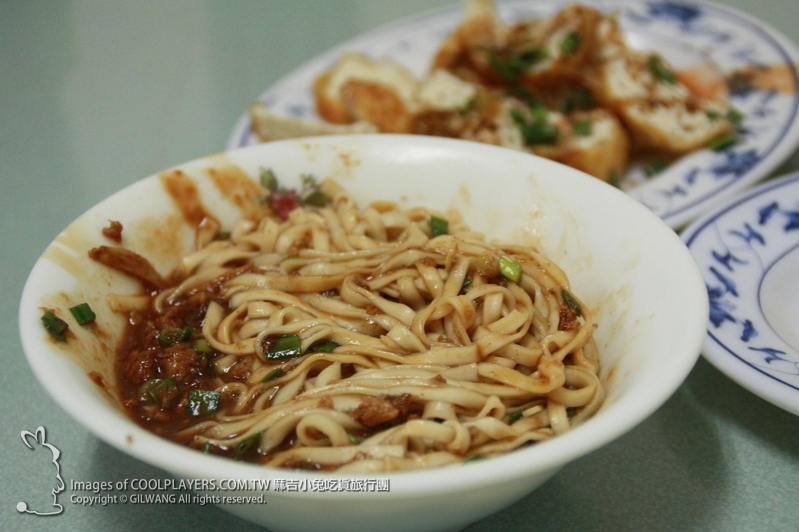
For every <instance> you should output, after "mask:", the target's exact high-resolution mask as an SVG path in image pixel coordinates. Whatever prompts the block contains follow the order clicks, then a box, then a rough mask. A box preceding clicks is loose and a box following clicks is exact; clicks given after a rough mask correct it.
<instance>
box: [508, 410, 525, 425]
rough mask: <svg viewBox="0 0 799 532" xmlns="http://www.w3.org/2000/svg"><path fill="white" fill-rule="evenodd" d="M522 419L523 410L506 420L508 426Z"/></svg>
mask: <svg viewBox="0 0 799 532" xmlns="http://www.w3.org/2000/svg"><path fill="white" fill-rule="evenodd" d="M523 417H524V410H517V411H516V412H514V413H513V414H511V415H510V417H509V418H508V424H510V425H513V424H514V423H516V422H517V421H519V420H521V419H522V418H523Z"/></svg>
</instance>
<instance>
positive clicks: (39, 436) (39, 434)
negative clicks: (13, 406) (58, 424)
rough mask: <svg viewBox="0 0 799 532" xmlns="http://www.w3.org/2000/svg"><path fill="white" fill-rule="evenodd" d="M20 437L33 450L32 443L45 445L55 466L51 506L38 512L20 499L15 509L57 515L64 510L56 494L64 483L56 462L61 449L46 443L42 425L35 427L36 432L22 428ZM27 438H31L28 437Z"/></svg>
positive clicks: (61, 489) (59, 467)
mask: <svg viewBox="0 0 799 532" xmlns="http://www.w3.org/2000/svg"><path fill="white" fill-rule="evenodd" d="M20 437H21V438H22V443H24V444H25V446H26V447H27V448H28V449H30V450H32V451H34V450H36V449H35V448H34V445H37V446H38V447H46V448H47V449H49V450H50V452H51V453H52V459H53V465H54V466H55V487H53V489H52V492H51V493H52V494H53V508H52V510H50V511H45V512H40V511H37V510H31V509H29V508H28V503H26V502H24V501H20V502H18V503H17V511H18V512H19V513H26V514H34V515H58V514H60V513H61V512H63V511H64V507H63V506H61V505H60V504H58V494H59V493H61V492H62V491H64V488H65V485H64V480H63V479H62V478H61V466H60V465H59V464H58V458H59V457H60V456H61V451H59V450H58V449H56V448H55V447H54V446H53V445H51V444H49V443H47V442H46V441H45V431H44V427H39V428H37V429H36V432H30V431H28V430H23V431H22V432H21V433H20ZM29 438H32V440H31V439H29Z"/></svg>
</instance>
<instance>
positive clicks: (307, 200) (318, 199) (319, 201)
mask: <svg viewBox="0 0 799 532" xmlns="http://www.w3.org/2000/svg"><path fill="white" fill-rule="evenodd" d="M302 202H303V203H304V204H306V205H313V206H314V207H324V206H325V205H327V204H328V203H330V200H329V199H328V197H327V196H325V195H324V194H322V191H320V190H317V191H315V192H311V193H310V194H308V195H307V196H305V197H304V198H302Z"/></svg>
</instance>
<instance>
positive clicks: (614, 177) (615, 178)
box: [608, 168, 621, 188]
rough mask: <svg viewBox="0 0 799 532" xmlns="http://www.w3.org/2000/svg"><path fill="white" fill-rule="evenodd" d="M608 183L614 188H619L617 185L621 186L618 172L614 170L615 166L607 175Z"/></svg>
mask: <svg viewBox="0 0 799 532" xmlns="http://www.w3.org/2000/svg"><path fill="white" fill-rule="evenodd" d="M608 183H610V184H611V185H613V186H614V187H616V188H619V186H621V179H619V173H618V172H617V171H616V169H615V168H614V169H613V170H611V171H610V174H609V175H608Z"/></svg>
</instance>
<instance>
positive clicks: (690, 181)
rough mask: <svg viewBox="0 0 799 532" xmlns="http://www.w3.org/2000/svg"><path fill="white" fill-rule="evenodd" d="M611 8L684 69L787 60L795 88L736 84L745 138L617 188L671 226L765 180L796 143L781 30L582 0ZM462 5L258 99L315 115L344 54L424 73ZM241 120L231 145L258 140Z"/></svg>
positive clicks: (628, 0)
mask: <svg viewBox="0 0 799 532" xmlns="http://www.w3.org/2000/svg"><path fill="white" fill-rule="evenodd" d="M570 3H572V2H571V0H536V1H530V0H506V1H503V0H496V4H497V6H498V9H499V12H500V15H501V17H502V19H503V20H505V21H514V20H521V19H525V18H532V17H540V16H545V15H549V14H552V13H555V12H557V11H558V10H560V9H562V8H563V7H565V6H566V5H568V4H570ZM584 3H587V4H591V5H594V6H595V7H597V8H598V9H600V10H602V11H604V12H609V13H610V12H615V13H617V14H618V17H619V21H620V23H621V25H622V27H623V28H624V31H625V34H626V35H627V38H628V40H629V41H630V43H631V45H632V46H634V47H635V48H638V49H643V50H654V51H657V52H659V53H661V54H663V55H664V56H665V57H666V59H668V60H669V61H670V62H672V63H673V64H675V65H676V66H677V67H680V68H690V67H692V66H693V67H696V66H700V65H707V66H708V67H711V68H714V69H716V70H717V71H718V72H719V73H720V74H721V75H729V74H731V73H734V72H739V71H741V70H742V69H745V68H747V67H759V66H766V65H768V66H781V67H784V70H785V73H786V79H785V80H784V81H786V82H787V83H788V84H789V85H791V86H792V87H793V90H788V91H782V92H776V91H772V90H768V91H765V90H751V88H748V87H737V88H735V90H733V91H732V94H731V102H732V104H733V105H734V106H735V107H736V108H737V109H738V110H739V111H741V112H742V113H743V114H744V115H745V119H744V122H743V130H744V134H743V135H742V142H739V143H737V144H735V145H733V146H732V147H730V148H728V149H726V150H724V151H722V152H714V151H711V150H700V151H697V152H694V153H692V154H689V155H687V156H685V157H683V158H681V159H679V160H678V161H676V162H675V163H673V164H672V165H670V166H669V168H667V169H666V170H665V171H662V172H661V173H659V174H657V175H656V176H654V177H652V178H647V177H646V172H645V171H644V169H643V168H641V167H639V166H633V167H631V168H630V170H629V172H628V173H627V175H625V176H624V177H623V179H622V180H621V184H620V186H621V188H622V189H624V190H625V191H627V192H628V193H629V194H630V195H631V196H632V197H634V198H635V199H637V200H638V201H640V202H641V203H643V204H644V205H646V206H647V207H648V208H649V209H651V210H652V211H653V212H655V213H656V214H657V215H658V216H660V217H661V218H662V219H663V220H664V221H665V222H666V223H668V224H669V225H670V226H671V227H674V228H679V227H682V226H684V225H685V224H687V223H689V222H690V221H692V220H693V219H695V218H697V217H698V216H700V215H701V214H702V213H704V212H706V211H708V210H709V209H710V208H712V207H713V206H715V205H718V204H720V203H721V202H723V201H724V200H726V199H729V198H731V197H733V196H734V195H735V194H737V193H739V192H741V191H742V190H744V189H745V188H748V187H750V186H751V185H753V184H755V183H756V182H758V181H760V180H761V179H763V178H765V177H767V176H768V175H769V173H770V172H772V171H773V170H774V169H775V168H776V167H777V166H778V165H779V164H780V163H781V162H782V161H783V160H784V159H785V158H787V157H788V156H789V155H790V154H791V153H792V152H793V150H794V149H795V147H796V144H797V143H799V120H797V116H799V114H798V113H799V75H797V70H796V66H795V65H796V63H797V62H799V51H797V49H796V47H795V46H794V45H793V44H792V43H791V41H789V40H788V39H786V38H785V37H784V36H782V35H781V34H780V33H779V32H777V31H776V30H774V29H773V28H770V27H768V26H766V25H765V24H764V23H762V22H760V21H758V20H756V19H755V18H752V17H750V16H748V15H745V14H743V13H739V12H737V11H733V10H729V9H725V8H722V7H720V6H716V5H714V4H706V3H702V2H696V1H689V2H669V1H652V2H647V1H643V0H585V2H584ZM463 15H464V10H463V6H462V5H461V6H454V7H452V8H447V9H444V10H439V11H434V12H431V13H425V14H421V15H418V16H416V17H412V18H409V19H405V20H402V21H399V22H397V23H394V24H391V25H388V26H386V27H383V28H380V29H378V30H375V31H372V32H369V33H366V34H364V35H362V36H360V37H357V38H355V39H352V40H350V41H348V42H346V43H344V44H342V45H340V46H337V47H335V48H333V49H331V50H330V51H328V52H327V53H325V54H323V55H321V56H319V57H317V58H316V59H314V60H312V61H310V62H309V63H306V64H305V65H303V66H302V67H300V68H299V69H298V70H295V71H294V72H293V73H291V74H289V75H288V76H287V77H285V78H284V79H283V80H281V81H279V82H278V83H277V84H275V85H274V86H273V87H272V88H270V89H269V90H267V91H266V92H264V93H263V94H262V95H261V96H260V97H259V100H261V101H263V102H264V103H266V104H267V105H268V106H269V107H270V108H271V109H272V110H274V111H275V112H278V113H281V114H285V115H289V116H294V117H298V118H317V115H316V112H315V110H314V103H313V98H312V95H311V91H310V88H311V86H312V84H313V80H314V79H315V78H316V76H318V75H319V73H321V72H322V71H324V70H325V69H327V68H329V67H330V65H332V64H333V63H334V62H335V60H336V59H337V58H338V57H340V56H341V54H342V53H344V52H347V51H355V52H363V53H365V54H367V55H370V56H372V57H390V58H392V59H395V60H397V61H399V62H400V63H402V64H404V65H405V66H406V67H408V68H409V69H410V70H411V71H412V72H414V74H416V75H417V76H419V77H422V76H423V75H424V74H425V72H426V71H427V69H428V68H429V65H430V61H431V60H432V58H433V56H434V54H435V51H436V50H437V49H438V47H439V46H440V44H441V42H442V41H443V40H444V39H445V38H446V37H447V36H448V35H449V34H450V32H452V30H453V29H454V28H456V27H457V26H458V24H460V22H461V20H462V19H463ZM257 142H258V141H257V139H256V138H255V137H254V136H253V135H252V132H251V130H250V124H249V119H248V117H247V116H246V115H245V116H242V117H241V119H240V120H239V122H238V123H237V125H236V127H235V129H234V130H233V132H232V134H231V136H230V139H229V142H228V148H229V149H233V148H237V147H241V146H247V145H250V144H254V143H257Z"/></svg>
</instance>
